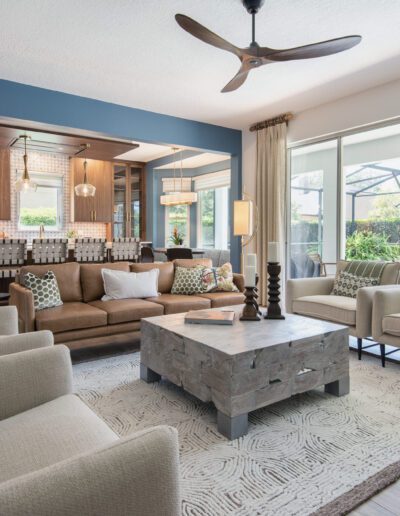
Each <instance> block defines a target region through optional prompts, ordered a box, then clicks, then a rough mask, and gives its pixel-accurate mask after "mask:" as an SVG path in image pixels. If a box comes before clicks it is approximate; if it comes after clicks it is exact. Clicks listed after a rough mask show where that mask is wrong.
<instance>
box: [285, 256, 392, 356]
mask: <svg viewBox="0 0 400 516" xmlns="http://www.w3.org/2000/svg"><path fill="white" fill-rule="evenodd" d="M348 263H349V262H347V261H345V260H341V261H339V262H338V263H337V272H338V271H341V270H344V269H345V268H346V266H347V265H348ZM366 263H367V262H366ZM369 263H371V262H369ZM399 271H400V263H392V262H390V263H389V262H388V263H387V264H386V266H385V268H384V269H383V272H382V275H381V278H380V285H378V286H374V287H363V288H360V289H358V291H357V297H356V298H351V297H345V296H336V295H331V292H332V288H333V284H334V279H335V278H334V277H333V276H332V277H323V278H303V279H290V280H288V281H287V285H286V311H287V312H288V313H296V314H300V315H305V316H308V317H313V318H316V319H324V320H327V321H332V322H337V323H339V324H345V325H346V326H348V327H349V333H350V335H353V336H354V337H357V344H358V358H359V359H361V353H362V349H363V347H362V340H363V339H364V338H367V337H370V336H371V335H372V327H371V319H372V304H373V297H374V294H375V292H376V291H377V290H383V289H386V288H388V287H387V286H393V284H396V283H397V282H398V280H399ZM367 347H369V346H365V348H367ZM365 348H364V349H365Z"/></svg>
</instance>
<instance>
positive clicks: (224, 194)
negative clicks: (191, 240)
mask: <svg viewBox="0 0 400 516" xmlns="http://www.w3.org/2000/svg"><path fill="white" fill-rule="evenodd" d="M195 188H196V191H197V192H198V202H197V247H199V248H202V249H229V243H230V225H229V195H230V170H223V171H221V172H215V173H212V174H205V175H202V176H198V177H196V178H195Z"/></svg>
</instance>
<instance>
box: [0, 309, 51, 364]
mask: <svg viewBox="0 0 400 516" xmlns="http://www.w3.org/2000/svg"><path fill="white" fill-rule="evenodd" d="M53 344H54V338H53V334H52V333H51V331H48V330H42V331H36V332H29V333H18V312H17V308H16V307H15V306H2V307H0V357H1V356H3V355H9V354H11V353H17V352H19V351H26V350H28V349H36V348H44V347H48V346H52V345H53Z"/></svg>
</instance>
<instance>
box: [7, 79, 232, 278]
mask: <svg viewBox="0 0 400 516" xmlns="http://www.w3.org/2000/svg"><path fill="white" fill-rule="evenodd" d="M0 117H2V118H3V119H4V118H7V119H9V121H10V122H11V123H17V122H19V123H20V124H21V125H22V126H23V125H24V122H25V123H29V122H34V123H36V124H37V123H40V124H47V125H51V126H58V127H63V128H66V129H77V130H81V131H93V132H96V133H99V134H101V135H104V136H108V137H114V138H121V139H127V140H137V141H144V142H153V143H162V144H169V145H177V146H185V147H192V148H195V149H198V150H200V151H211V152H221V153H227V154H230V157H231V196H232V199H238V198H240V196H241V188H242V133H241V131H238V130H235V129H229V128H225V127H220V126H216V125H212V124H205V123H202V122H197V121H193V120H186V119H183V118H178V117H173V116H169V115H162V114H159V113H153V112H151V111H145V110H142V109H135V108H131V107H127V106H121V105H118V104H113V103H110V102H103V101H100V100H95V99H90V98H86V97H80V96H77V95H71V94H68V93H62V92H58V91H53V90H48V89H44V88H37V87H35V86H29V85H26V84H20V83H16V82H11V81H7V80H3V79H0ZM193 152H196V151H193ZM148 174H149V177H148V179H149V181H148V183H149V185H150V184H152V183H153V181H152V171H151V169H150V168H149V172H148ZM150 195H153V196H154V192H153V193H151V192H150ZM231 210H232V206H231ZM148 215H149V213H148ZM149 223H150V226H154V221H153V220H152V217H151V219H149ZM232 226H233V225H232ZM149 236H151V235H149ZM231 261H232V265H233V267H234V270H239V267H240V240H239V238H238V237H234V236H233V235H231Z"/></svg>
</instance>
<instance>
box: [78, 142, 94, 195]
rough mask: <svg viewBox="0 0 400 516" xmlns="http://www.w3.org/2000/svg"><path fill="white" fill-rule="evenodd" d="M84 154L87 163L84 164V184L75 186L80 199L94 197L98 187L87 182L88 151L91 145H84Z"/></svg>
mask: <svg viewBox="0 0 400 516" xmlns="http://www.w3.org/2000/svg"><path fill="white" fill-rule="evenodd" d="M82 147H83V152H84V153H85V161H84V162H83V183H81V184H79V185H76V186H75V195H76V196H78V197H94V195H95V193H96V187H95V186H93V185H91V184H90V183H88V180H87V160H86V151H87V149H88V148H89V147H90V144H89V143H85V144H83V145H82Z"/></svg>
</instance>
